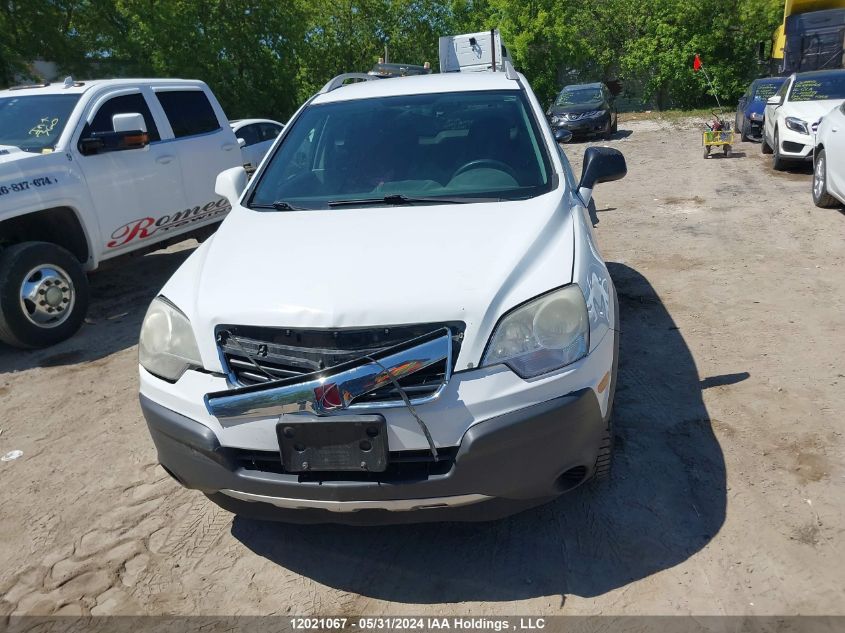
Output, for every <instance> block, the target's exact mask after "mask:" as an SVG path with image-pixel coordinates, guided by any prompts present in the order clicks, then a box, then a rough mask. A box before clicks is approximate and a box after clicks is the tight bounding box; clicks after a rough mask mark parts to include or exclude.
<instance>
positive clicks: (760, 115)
mask: <svg viewBox="0 0 845 633" xmlns="http://www.w3.org/2000/svg"><path fill="white" fill-rule="evenodd" d="M748 118H749V119H751V120H752V121H762V120H763V113H762V112H752V113H751V114H749V115H748Z"/></svg>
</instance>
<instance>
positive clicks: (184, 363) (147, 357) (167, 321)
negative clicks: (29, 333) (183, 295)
mask: <svg viewBox="0 0 845 633" xmlns="http://www.w3.org/2000/svg"><path fill="white" fill-rule="evenodd" d="M138 362H140V363H141V366H142V367H143V368H144V369H146V370H147V371H148V372H150V373H151V374H155V375H156V376H158V377H160V378H164V379H165V380H171V381H173V380H178V379H179V378H181V377H182V374H184V373H185V371H186V370H187V369H188V368H189V367H201V366H202V360H201V359H200V352H199V349H198V348H197V340H196V338H194V332H193V330H192V329H191V322H190V321H188V317H186V316H185V315H184V314H182V312H180V311H179V309H177V308H176V306H174V305H173V304H172V303H170V302H169V301H168V300H167V299H165V298H164V297H156V298H155V299H153V302H152V303H151V304H150V307H149V309H148V310H147V315H146V316H145V317H144V324H143V325H142V326H141V341H140V343H139V344H138Z"/></svg>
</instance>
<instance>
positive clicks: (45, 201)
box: [0, 152, 100, 271]
mask: <svg viewBox="0 0 845 633" xmlns="http://www.w3.org/2000/svg"><path fill="white" fill-rule="evenodd" d="M56 207H68V208H70V209H71V210H72V211H73V212H74V214H75V215H76V219H77V220H78V221H79V224H80V225H81V226H82V231H83V233H84V234H85V240H86V242H87V245H88V253H89V256H88V260H87V261H86V262H83V269H85V270H86V271H91V270H94V269H95V268H97V266H98V265H99V253H98V252H97V251H98V250H99V249H98V248H97V247H96V246H95V245H96V244H97V243H98V240H99V237H100V225H99V220H98V218H97V216H96V214H94V213H93V212H92V210H93V201H92V200H91V196H90V195H89V193H88V188H87V184H86V182H85V180H84V178H83V176H82V174H81V172H80V171H79V170H78V169H77V168H76V164H75V162H74V160H73V157H72V156H71V155H70V154H69V153H65V152H55V153H53V154H50V155H44V154H33V155H29V156H26V157H24V158H20V159H18V160H14V161H9V162H5V163H3V164H2V165H0V223H2V222H3V221H4V220H9V219H12V218H16V217H20V216H23V215H28V214H30V213H35V212H38V211H44V210H46V209H52V208H56Z"/></svg>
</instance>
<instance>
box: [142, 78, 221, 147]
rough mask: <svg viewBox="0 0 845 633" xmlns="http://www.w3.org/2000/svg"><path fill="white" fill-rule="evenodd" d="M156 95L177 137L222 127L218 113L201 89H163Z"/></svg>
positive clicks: (212, 130)
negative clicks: (215, 112) (218, 119)
mask: <svg viewBox="0 0 845 633" xmlns="http://www.w3.org/2000/svg"><path fill="white" fill-rule="evenodd" d="M156 97H157V98H158V101H159V103H161V107H162V108H163V109H164V113H165V114H166V115H167V119H168V120H169V121H170V126H171V127H172V128H173V134H174V136H176V138H182V137H185V136H193V135H195V134H205V133H206V132H214V131H215V130H219V129H220V123H219V122H218V121H217V115H216V114H214V109H213V108H212V107H211V104H210V103H209V102H208V98H207V97H206V96H205V93H204V92H202V91H201V90H163V91H161V92H157V93H156Z"/></svg>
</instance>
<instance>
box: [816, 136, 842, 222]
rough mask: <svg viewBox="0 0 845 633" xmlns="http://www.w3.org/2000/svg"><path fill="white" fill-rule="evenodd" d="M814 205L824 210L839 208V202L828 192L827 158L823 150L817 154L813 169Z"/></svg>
mask: <svg viewBox="0 0 845 633" xmlns="http://www.w3.org/2000/svg"><path fill="white" fill-rule="evenodd" d="M813 204H815V205H816V206H817V207H821V208H822V209H831V208H833V207H838V206H839V201H838V200H837V199H836V198H834V197H833V196H832V195H830V194H829V193H828V192H827V156H826V155H825V152H824V150H823V149H822V150H819V153H818V154H816V164H815V165H814V167H813Z"/></svg>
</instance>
